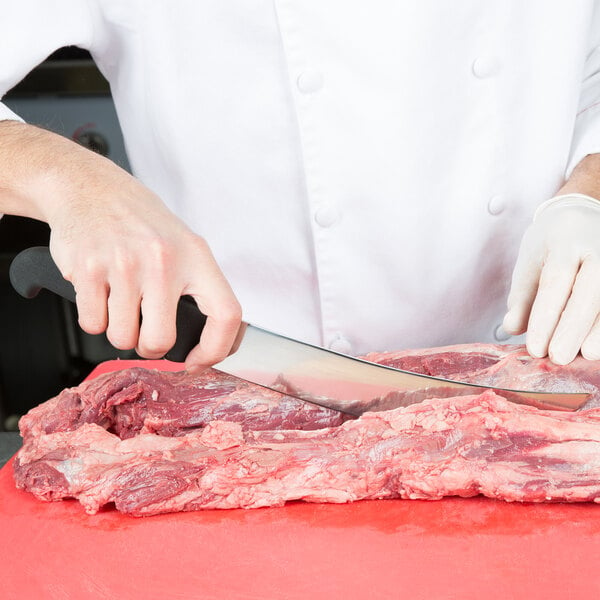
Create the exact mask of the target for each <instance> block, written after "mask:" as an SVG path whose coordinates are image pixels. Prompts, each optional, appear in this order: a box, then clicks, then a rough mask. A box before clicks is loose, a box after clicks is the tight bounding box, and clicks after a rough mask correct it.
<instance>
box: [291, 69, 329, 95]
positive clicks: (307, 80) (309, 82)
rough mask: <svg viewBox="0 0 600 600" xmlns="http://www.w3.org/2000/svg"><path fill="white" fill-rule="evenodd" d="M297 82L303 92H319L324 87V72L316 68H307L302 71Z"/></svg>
mask: <svg viewBox="0 0 600 600" xmlns="http://www.w3.org/2000/svg"><path fill="white" fill-rule="evenodd" d="M296 84H297V86H298V89H299V90H300V91H301V92H302V93H303V94H312V93H313V92H318V91H319V90H320V89H321V88H322V87H323V74H322V73H321V72H320V71H317V70H315V69H307V70H306V71H303V72H302V73H300V75H299V76H298V79H297V81H296Z"/></svg>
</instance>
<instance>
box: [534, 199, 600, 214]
mask: <svg viewBox="0 0 600 600" xmlns="http://www.w3.org/2000/svg"><path fill="white" fill-rule="evenodd" d="M559 206H560V207H564V206H573V207H587V208H592V209H596V210H600V200H597V199H596V198H593V197H592V196H588V195H586V194H579V193H573V194H561V195H559V196H554V197H553V198H550V199H549V200H546V201H545V202H542V204H540V205H539V206H538V207H537V210H536V211H535V213H534V215H533V221H535V220H536V219H537V218H538V217H539V216H540V215H541V214H542V213H543V212H545V211H546V210H548V209H549V208H554V207H559Z"/></svg>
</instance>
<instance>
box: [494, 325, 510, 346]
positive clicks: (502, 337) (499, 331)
mask: <svg viewBox="0 0 600 600" xmlns="http://www.w3.org/2000/svg"><path fill="white" fill-rule="evenodd" d="M511 337H512V336H511V335H510V333H506V331H504V327H502V323H500V325H498V326H497V327H496V329H494V338H495V340H496V341H497V342H506V341H507V340H509V339H510V338H511Z"/></svg>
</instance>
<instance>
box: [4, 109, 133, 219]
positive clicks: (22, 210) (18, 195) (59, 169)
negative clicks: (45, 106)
mask: <svg viewBox="0 0 600 600" xmlns="http://www.w3.org/2000/svg"><path fill="white" fill-rule="evenodd" d="M112 178H117V179H120V178H122V179H123V181H122V182H121V183H123V184H124V183H126V180H127V179H128V178H129V176H128V175H127V174H126V173H125V172H124V171H122V170H121V169H119V167H117V166H116V165H114V163H112V162H110V161H109V160H108V159H105V158H103V157H101V156H99V155H97V154H94V153H93V152H91V151H89V150H87V149H85V148H83V147H81V146H79V145H78V144H76V143H75V142H72V141H71V140H69V139H67V138H65V137H62V136H60V135H57V134H55V133H52V132H50V131H46V130H44V129H40V128H39V127H35V126H33V125H28V124H26V123H21V122H18V121H0V213H7V214H13V215H19V216H24V217H31V218H34V219H38V220H40V221H46V222H51V221H52V219H53V217H55V216H56V214H57V212H59V210H60V209H61V208H62V207H65V205H67V204H72V205H73V208H75V205H76V203H77V198H79V197H81V196H84V195H85V196H88V197H89V195H90V194H92V196H93V194H94V193H96V192H97V193H101V188H102V187H103V186H104V185H105V184H104V182H105V181H106V179H112ZM95 188H98V189H95ZM82 192H85V193H84V194H82Z"/></svg>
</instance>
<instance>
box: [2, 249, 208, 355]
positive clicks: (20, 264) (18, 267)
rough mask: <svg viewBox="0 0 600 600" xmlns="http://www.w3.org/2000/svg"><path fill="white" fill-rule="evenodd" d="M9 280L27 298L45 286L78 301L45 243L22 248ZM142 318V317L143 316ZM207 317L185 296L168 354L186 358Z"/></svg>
mask: <svg viewBox="0 0 600 600" xmlns="http://www.w3.org/2000/svg"><path fill="white" fill-rule="evenodd" d="M9 274H10V282H11V283H12V286H13V287H14V288H15V290H16V291H17V292H18V293H19V294H21V296H23V297H24V298H35V296H37V295H38V293H39V291H40V290H41V289H42V288H44V289H47V290H50V291H51V292H54V293H55V294H58V295H59V296H61V297H62V298H65V299H66V300H69V301H70V302H75V288H74V287H73V284H72V283H71V282H69V281H67V280H66V279H65V278H64V277H63V276H62V274H61V272H60V271H59V269H58V267H57V266H56V263H55V262H54V260H53V259H52V256H51V255H50V250H49V249H48V248H47V247H45V246H35V247H33V248H28V249H27V250H23V251H22V252H20V253H19V254H17V256H15V258H14V259H13V261H12V263H11V265H10V271H9ZM140 320H141V318H140ZM205 323H206V317H205V316H204V315H203V314H202V313H201V312H200V310H199V308H198V305H197V304H196V303H195V302H194V300H193V299H192V298H191V297H190V296H182V297H181V298H180V299H179V303H178V304H177V316H176V326H177V338H176V341H175V345H174V346H173V347H172V348H171V349H170V350H169V352H167V354H166V358H168V359H169V360H173V361H176V362H183V361H184V360H185V357H186V356H187V355H188V353H189V351H190V350H191V349H192V348H193V347H194V346H195V345H196V344H197V343H198V340H199V339H200V334H201V333H202V329H203V328H204V324H205Z"/></svg>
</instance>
